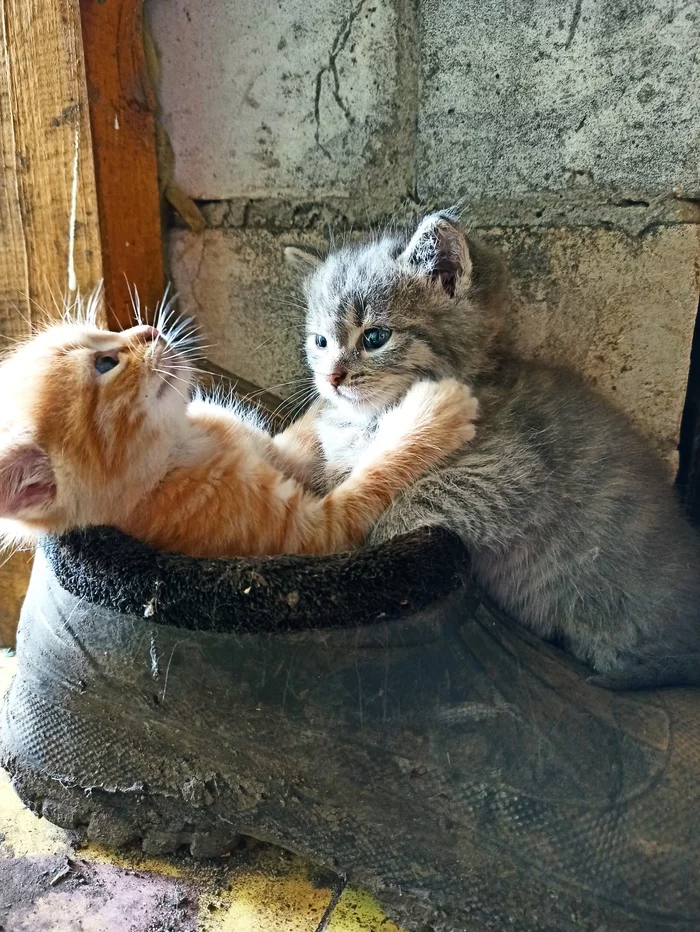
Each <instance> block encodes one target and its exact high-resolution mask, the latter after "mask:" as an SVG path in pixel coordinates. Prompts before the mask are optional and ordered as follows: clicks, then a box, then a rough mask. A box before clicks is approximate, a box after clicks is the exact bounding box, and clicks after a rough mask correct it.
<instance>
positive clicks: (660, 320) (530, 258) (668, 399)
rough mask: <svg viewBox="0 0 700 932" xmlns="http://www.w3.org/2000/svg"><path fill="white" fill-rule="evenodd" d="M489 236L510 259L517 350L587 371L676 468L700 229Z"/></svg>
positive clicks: (525, 232) (500, 233)
mask: <svg viewBox="0 0 700 932" xmlns="http://www.w3.org/2000/svg"><path fill="white" fill-rule="evenodd" d="M487 238H488V239H489V240H491V241H492V242H494V243H495V244H496V245H498V246H499V248H501V249H503V251H504V252H505V255H506V258H507V261H508V266H509V269H510V274H511V283H512V297H513V307H512V310H513V315H514V334H515V343H516V346H517V348H518V350H519V351H520V352H521V353H522V354H523V355H525V356H527V357H529V358H538V359H546V360H548V361H551V362H556V363H559V364H562V365H567V364H568V365H573V366H574V367H575V368H576V369H577V370H578V371H579V372H583V373H584V374H585V375H587V376H588V377H589V378H590V379H591V380H592V382H593V383H594V384H595V385H596V386H597V388H598V389H599V390H600V391H601V392H602V393H603V394H604V395H606V396H607V397H608V398H609V399H610V400H611V401H612V402H613V403H614V404H616V405H617V406H618V407H620V408H621V409H622V410H623V411H625V412H627V414H629V415H630V416H631V418H632V420H633V421H634V422H635V423H636V425H637V426H638V427H639V428H640V429H641V430H642V432H643V433H644V434H645V435H646V436H647V437H648V438H649V439H650V440H651V441H652V443H653V444H654V446H655V447H656V449H657V451H658V452H659V454H660V455H661V456H662V457H663V458H664V459H665V460H666V461H667V462H669V464H670V465H671V466H672V468H674V469H675V468H676V467H677V452H676V446H677V443H678V431H679V428H680V422H681V414H682V412H683V402H684V399H685V390H686V383H687V378H688V365H689V359H690V345H691V341H692V337H693V327H694V323H695V315H696V311H697V304H698V281H697V272H696V266H695V263H696V260H697V256H698V230H697V227H693V226H687V225H685V226H683V225H680V226H671V227H660V228H658V229H657V230H655V231H653V232H651V233H649V234H647V235H646V236H644V237H642V238H640V239H636V238H630V237H628V236H625V235H624V234H622V233H620V232H618V231H614V230H613V231H609V230H600V229H585V228H584V229H574V230H566V229H553V230H546V229H545V230H532V229H530V230H527V229H518V230H505V231H504V230H500V231H499V230H493V231H490V232H489V233H488V236H487Z"/></svg>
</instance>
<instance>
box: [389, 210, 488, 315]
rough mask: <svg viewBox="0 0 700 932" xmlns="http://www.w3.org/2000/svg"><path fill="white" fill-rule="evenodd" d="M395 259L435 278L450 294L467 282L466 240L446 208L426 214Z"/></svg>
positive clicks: (467, 284) (470, 261)
mask: <svg viewBox="0 0 700 932" xmlns="http://www.w3.org/2000/svg"><path fill="white" fill-rule="evenodd" d="M399 262H402V263H404V264H406V265H408V266H410V267H411V268H412V269H413V270H414V271H416V272H418V273H419V274H420V275H425V276H426V277H428V278H430V279H432V280H433V281H439V282H440V284H441V285H442V287H443V289H444V290H445V292H446V293H447V294H448V295H449V296H450V297H451V298H453V297H454V296H455V293H456V292H457V289H458V288H461V287H462V286H463V285H466V286H467V287H468V286H469V284H470V282H471V272H472V260H471V257H470V255H469V244H468V243H467V238H466V236H465V235H464V231H463V230H462V229H461V227H460V226H459V224H458V222H457V220H456V217H455V216H454V215H453V214H452V213H451V212H450V211H440V212H438V213H435V214H428V216H427V217H425V218H424V219H423V220H422V221H421V223H420V224H419V226H418V229H417V230H416V232H415V233H414V234H413V236H412V237H411V241H410V242H409V244H408V246H407V247H406V249H405V250H404V251H403V252H402V253H401V255H400V256H399Z"/></svg>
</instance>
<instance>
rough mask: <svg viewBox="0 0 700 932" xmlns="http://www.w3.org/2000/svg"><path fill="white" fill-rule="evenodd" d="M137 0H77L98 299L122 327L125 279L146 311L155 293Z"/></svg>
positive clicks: (151, 170)
mask: <svg viewBox="0 0 700 932" xmlns="http://www.w3.org/2000/svg"><path fill="white" fill-rule="evenodd" d="M142 6H143V4H142V0H81V2H80V10H81V17H82V32H83V47H84V52H85V68H86V73H87V86H88V97H89V101H90V120H91V126H92V136H93V140H94V153H95V171H96V177H97V202H98V205H99V216H100V229H101V233H102V264H103V269H104V283H105V296H106V304H107V309H108V315H109V321H110V324H111V326H112V327H115V328H121V327H129V326H131V324H132V320H133V315H132V309H131V304H130V298H129V290H128V287H127V280H128V282H129V283H130V284H131V285H132V286H133V287H135V288H136V289H137V291H138V293H139V297H140V299H141V304H142V305H143V306H144V307H147V308H149V309H150V310H151V311H152V310H153V308H154V307H155V305H156V303H157V302H158V301H159V300H160V298H161V297H162V294H163V285H164V281H163V251H162V249H163V247H162V237H161V219H160V198H159V192H158V163H157V156H156V126H155V110H156V101H155V98H154V92H153V90H152V88H151V87H150V85H149V81H148V75H147V72H146V63H145V57H144V50H143V32H142V29H143V26H142Z"/></svg>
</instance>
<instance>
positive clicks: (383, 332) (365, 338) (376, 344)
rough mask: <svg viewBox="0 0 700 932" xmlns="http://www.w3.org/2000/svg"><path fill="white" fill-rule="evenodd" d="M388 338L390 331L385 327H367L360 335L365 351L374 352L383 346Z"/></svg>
mask: <svg viewBox="0 0 700 932" xmlns="http://www.w3.org/2000/svg"><path fill="white" fill-rule="evenodd" d="M390 336H391V330H387V329H386V328H385V327H368V328H367V330H365V332H364V333H363V334H362V345H363V346H364V348H365V349H366V350H376V349H379V348H380V347H382V346H384V344H385V343H386V342H387V340H388V339H389V337H390Z"/></svg>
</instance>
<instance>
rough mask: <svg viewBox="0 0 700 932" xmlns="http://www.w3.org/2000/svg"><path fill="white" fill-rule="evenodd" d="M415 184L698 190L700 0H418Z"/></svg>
mask: <svg viewBox="0 0 700 932" xmlns="http://www.w3.org/2000/svg"><path fill="white" fill-rule="evenodd" d="M420 10H421V37H422V51H421V77H422V91H421V100H420V109H419V117H418V138H417V146H418V157H417V165H418V167H417V183H418V192H419V195H420V196H421V197H423V198H425V199H428V200H431V199H434V198H439V199H443V200H445V199H447V200H457V199H459V198H466V199H467V200H468V201H474V200H478V199H480V198H482V197H484V196H492V197H498V198H500V199H501V200H504V199H507V198H508V197H511V196H521V195H524V194H536V195H537V196H541V195H542V192H543V191H547V190H559V189H567V188H568V187H573V188H575V189H576V190H577V191H578V190H579V189H581V188H583V189H585V190H588V191H589V192H590V193H591V196H593V197H599V196H600V193H601V190H602V189H604V188H606V187H612V188H616V189H621V190H623V191H626V190H632V191H634V190H636V191H648V192H658V191H670V190H671V189H672V188H673V187H676V186H680V187H681V188H683V189H684V191H685V193H686V194H687V195H691V196H693V195H698V194H699V193H700V176H699V174H698V165H699V162H698V152H699V151H700V95H699V94H697V93H696V90H695V89H696V88H697V87H698V84H699V83H700V64H699V60H698V56H697V49H698V47H699V45H700V5H698V4H693V3H677V2H674V0H654V2H653V3H629V2H626V0H610V2H597V0H569V2H567V3H556V2H553V0H532V2H530V3H526V4H524V3H508V4H503V3H501V2H498V0H483V2H479V3H475V2H473V3H472V2H469V3H465V2H464V0H421V3H420Z"/></svg>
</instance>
